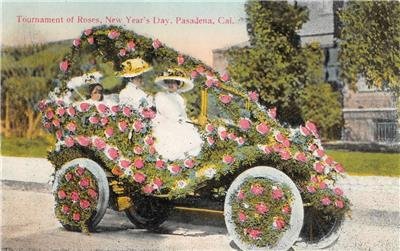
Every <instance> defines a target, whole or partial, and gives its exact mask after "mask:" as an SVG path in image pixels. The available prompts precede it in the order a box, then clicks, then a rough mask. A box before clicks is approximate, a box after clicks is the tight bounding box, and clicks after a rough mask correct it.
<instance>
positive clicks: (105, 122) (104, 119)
mask: <svg viewBox="0 0 400 251" xmlns="http://www.w3.org/2000/svg"><path fill="white" fill-rule="evenodd" d="M108 122H109V120H108V118H107V117H102V118H101V119H100V124H101V125H102V126H106V125H107V124H108Z"/></svg>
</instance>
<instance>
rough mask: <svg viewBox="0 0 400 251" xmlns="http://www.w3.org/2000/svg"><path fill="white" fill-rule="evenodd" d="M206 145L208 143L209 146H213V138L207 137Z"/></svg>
mask: <svg viewBox="0 0 400 251" xmlns="http://www.w3.org/2000/svg"><path fill="white" fill-rule="evenodd" d="M207 143H208V144H209V145H210V146H212V145H214V143H215V140H214V138H213V137H207Z"/></svg>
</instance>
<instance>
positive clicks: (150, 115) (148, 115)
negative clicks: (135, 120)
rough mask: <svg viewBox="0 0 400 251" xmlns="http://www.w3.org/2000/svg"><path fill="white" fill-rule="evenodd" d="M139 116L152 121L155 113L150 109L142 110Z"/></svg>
mask: <svg viewBox="0 0 400 251" xmlns="http://www.w3.org/2000/svg"><path fill="white" fill-rule="evenodd" d="M141 114H142V116H143V117H144V118H146V119H154V118H155V117H156V113H155V112H154V111H153V109H150V108H144V109H143V111H142V113H141Z"/></svg>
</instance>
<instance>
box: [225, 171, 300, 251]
mask: <svg viewBox="0 0 400 251" xmlns="http://www.w3.org/2000/svg"><path fill="white" fill-rule="evenodd" d="M248 178H265V179H267V180H270V181H273V182H277V183H280V184H282V185H286V186H287V187H289V189H290V191H291V193H292V194H293V201H292V203H291V205H290V206H291V208H292V213H291V217H290V223H289V224H290V228H289V229H287V230H286V231H285V232H284V233H283V235H282V236H281V238H280V239H279V240H278V242H277V244H276V245H275V246H274V247H273V248H272V249H271V250H288V249H289V248H291V247H292V246H293V244H294V243H295V241H296V240H297V239H298V236H299V234H300V231H301V228H302V225H303V217H304V212H303V202H302V199H301V196H300V192H299V190H298V189H297V187H296V185H295V184H294V182H293V181H292V180H291V179H290V178H289V177H288V176H287V175H286V174H285V173H283V172H281V171H279V170H277V169H275V168H272V167H267V166H257V167H253V168H251V169H248V170H246V171H245V172H243V173H241V174H240V175H239V176H238V177H237V178H236V179H235V180H234V181H233V183H232V184H231V186H230V187H229V189H228V192H227V194H226V197H225V204H224V217H225V224H226V227H227V230H228V233H229V238H230V239H231V240H232V241H233V242H234V243H235V244H236V245H237V246H238V247H239V248H240V249H241V250H266V248H267V247H257V246H252V245H249V244H247V243H244V242H243V241H242V240H241V239H240V237H239V235H238V234H237V232H236V230H235V223H234V221H233V219H232V207H231V198H232V197H233V196H235V195H236V194H237V191H238V189H239V188H240V187H241V185H242V184H243V183H244V182H245V181H246V180H247V179H248Z"/></svg>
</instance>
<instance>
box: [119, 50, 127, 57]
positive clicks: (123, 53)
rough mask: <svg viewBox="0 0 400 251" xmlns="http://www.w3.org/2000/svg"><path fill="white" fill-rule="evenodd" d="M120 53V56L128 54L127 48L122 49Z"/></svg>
mask: <svg viewBox="0 0 400 251" xmlns="http://www.w3.org/2000/svg"><path fill="white" fill-rule="evenodd" d="M118 55H119V56H120V57H124V56H125V55H126V50H125V49H123V48H122V49H120V50H119V53H118Z"/></svg>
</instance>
